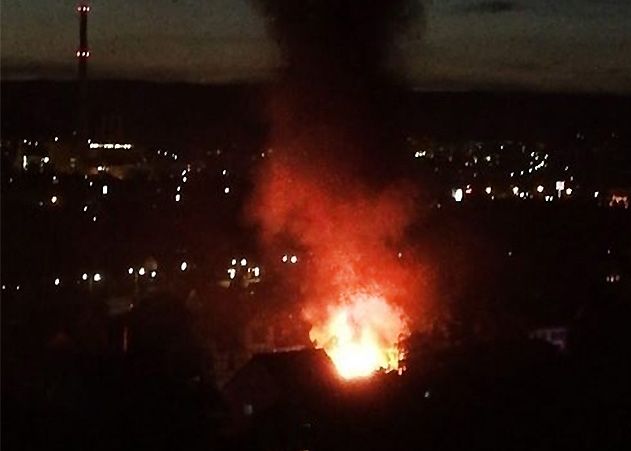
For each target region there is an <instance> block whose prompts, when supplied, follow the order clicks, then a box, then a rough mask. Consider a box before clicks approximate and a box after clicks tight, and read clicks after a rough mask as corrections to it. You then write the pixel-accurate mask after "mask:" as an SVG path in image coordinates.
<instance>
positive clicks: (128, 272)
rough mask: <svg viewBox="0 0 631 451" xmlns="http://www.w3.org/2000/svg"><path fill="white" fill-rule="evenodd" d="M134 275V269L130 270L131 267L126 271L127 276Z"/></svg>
mask: <svg viewBox="0 0 631 451" xmlns="http://www.w3.org/2000/svg"><path fill="white" fill-rule="evenodd" d="M133 273H134V268H132V267H131V266H130V267H129V268H128V269H127V274H129V275H130V276H131V275H132V274H133Z"/></svg>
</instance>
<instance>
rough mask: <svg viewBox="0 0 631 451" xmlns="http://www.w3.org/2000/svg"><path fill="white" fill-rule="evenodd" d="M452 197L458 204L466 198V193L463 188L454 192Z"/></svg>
mask: <svg viewBox="0 0 631 451" xmlns="http://www.w3.org/2000/svg"><path fill="white" fill-rule="evenodd" d="M451 196H452V197H453V198H454V200H455V201H456V202H462V199H463V197H464V191H462V188H458V189H456V190H454V191H452V193H451Z"/></svg>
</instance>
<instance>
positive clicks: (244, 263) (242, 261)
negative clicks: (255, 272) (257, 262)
mask: <svg viewBox="0 0 631 451" xmlns="http://www.w3.org/2000/svg"><path fill="white" fill-rule="evenodd" d="M247 264H248V261H247V260H246V259H245V258H242V259H241V266H245V265H247Z"/></svg>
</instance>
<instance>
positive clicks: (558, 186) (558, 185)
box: [554, 180, 565, 191]
mask: <svg viewBox="0 0 631 451" xmlns="http://www.w3.org/2000/svg"><path fill="white" fill-rule="evenodd" d="M554 187H555V188H556V190H557V191H563V190H564V189H565V181H564V180H559V181H557V182H556V183H555V185H554Z"/></svg>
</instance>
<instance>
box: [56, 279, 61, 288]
mask: <svg viewBox="0 0 631 451" xmlns="http://www.w3.org/2000/svg"><path fill="white" fill-rule="evenodd" d="M60 283H61V280H59V277H57V278H56V279H55V282H54V284H55V286H56V287H58V286H59V284H60Z"/></svg>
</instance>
